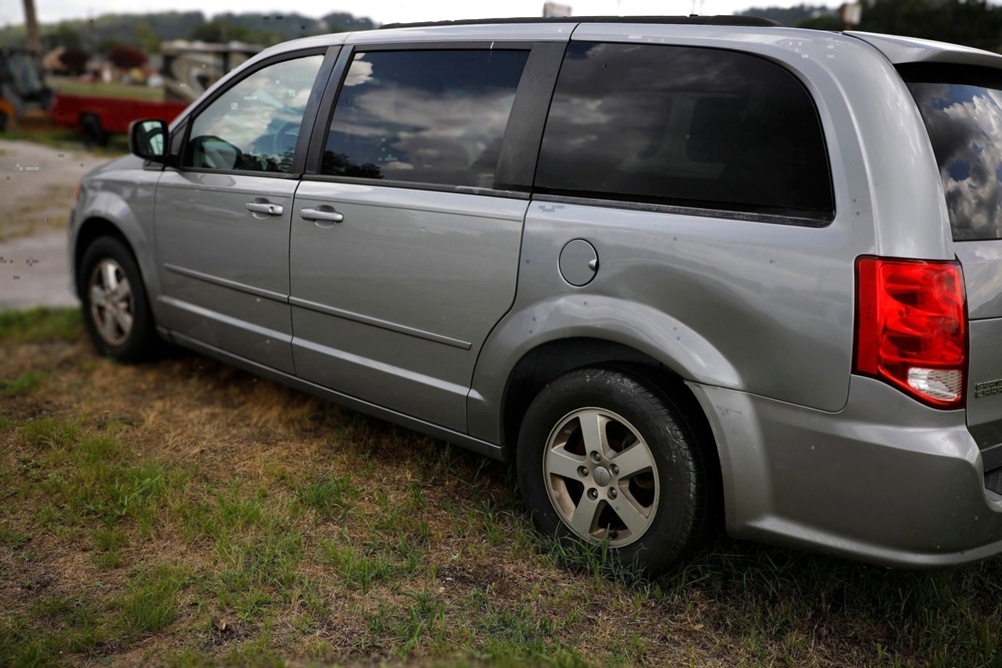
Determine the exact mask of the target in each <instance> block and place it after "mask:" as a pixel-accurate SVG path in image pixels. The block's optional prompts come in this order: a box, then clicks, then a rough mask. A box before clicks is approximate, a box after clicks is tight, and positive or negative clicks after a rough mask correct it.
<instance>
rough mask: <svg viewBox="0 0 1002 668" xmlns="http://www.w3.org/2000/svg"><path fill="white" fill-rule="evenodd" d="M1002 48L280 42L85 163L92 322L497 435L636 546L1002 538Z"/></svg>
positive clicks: (863, 42)
mask: <svg viewBox="0 0 1002 668" xmlns="http://www.w3.org/2000/svg"><path fill="white" fill-rule="evenodd" d="M1000 131H1002V57H1000V56H998V55H995V54H990V53H987V52H982V51H977V50H973V49H968V48H964V47H958V46H953V45H948V44H941V43H934V42H927V41H922V40H915V39H905V38H899V37H890V36H885V35H874V34H866V33H855V32H846V33H830V32H818V31H809V30H798V29H787V28H783V27H779V26H776V25H771V24H769V23H768V22H765V21H758V20H751V19H745V18H737V17H712V18H708V17H692V18H678V19H675V18H656V19H632V18H615V19H609V18H605V19H561V20H537V19H534V20H507V21H484V22H457V23H452V24H446V25H443V24H429V25H411V26H403V27H395V28H391V29H384V30H376V31H371V32H360V33H341V34H334V35H327V36H323V37H313V38H307V39H302V40H297V41H293V42H288V43H286V44H282V45H279V46H276V47H273V48H270V49H268V50H266V51H265V52H263V53H261V54H260V55H258V56H257V57H255V58H254V59H252V60H250V61H249V62H247V63H246V64H245V65H243V66H242V67H240V68H239V69H238V70H236V71H234V72H232V73H230V74H229V75H228V76H227V77H225V78H224V79H223V80H221V81H220V82H219V83H218V84H216V85H215V86H214V87H213V88H212V89H211V90H209V91H208V92H207V93H206V94H205V95H204V96H203V97H202V98H201V99H199V100H198V101H197V102H195V103H194V104H192V106H191V107H190V108H189V109H188V110H187V111H185V112H184V113H183V114H182V115H181V116H180V117H179V118H178V119H177V120H176V121H174V123H173V124H172V125H171V126H170V127H169V128H168V127H166V126H165V125H164V124H163V123H162V122H159V121H143V122H137V123H135V124H134V125H133V128H132V137H131V139H132V147H133V153H134V154H135V155H133V156H128V157H125V158H122V159H120V160H117V161H115V162H112V163H110V164H108V165H106V166H104V167H102V168H100V169H98V170H96V171H94V172H92V173H91V174H89V175H87V176H86V177H85V178H84V179H83V183H82V187H81V190H80V195H79V198H78V200H77V202H76V206H75V209H74V212H73V216H72V223H71V226H70V248H69V252H70V257H71V266H72V267H74V271H75V279H74V281H75V288H76V290H77V291H78V294H79V295H80V298H81V300H82V303H83V312H84V316H85V323H86V326H87V329H88V331H89V333H90V336H91V338H92V339H93V341H94V343H95V345H96V346H97V348H98V350H99V351H100V352H101V353H102V354H104V355H108V356H110V357H113V358H115V359H119V360H123V361H134V360H139V359H142V358H144V357H146V356H148V355H149V354H151V352H152V351H154V350H155V348H156V343H157V342H159V341H161V340H166V341H169V342H172V343H175V344H179V345H182V346H185V347H188V348H191V349H194V350H196V351H199V352H201V353H204V354H206V355H210V356H213V357H216V358H219V359H222V360H226V361H228V362H230V363H232V364H234V365H237V366H239V367H242V368H244V369H248V370H250V371H251V372H253V373H256V374H259V375H261V376H264V377H268V378H271V379H275V380H277V381H280V382H283V383H287V384H289V385H292V386H293V387H296V388H299V389H302V390H304V391H307V392H311V393H313V394H317V395H320V396H322V397H327V398H329V399H331V400H333V401H337V402H339V403H341V404H344V405H346V406H348V407H351V408H353V409H356V410H360V411H364V412H367V413H370V414H373V415H376V416H379V417H381V418H384V419H387V420H391V421H394V422H397V423H399V424H402V425H405V426H407V427H410V428H413V429H415V430H418V431H421V432H424V433H427V434H431V435H433V436H435V437H438V438H441V439H445V440H447V441H451V442H453V443H457V444H459V445H462V446H465V447H467V448H470V449H472V450H475V451H477V452H479V453H482V454H484V455H487V456H490V457H496V458H498V459H512V460H514V461H515V462H516V465H517V469H518V476H519V483H520V487H521V489H522V492H523V494H524V497H525V499H526V502H527V504H528V506H529V507H530V509H531V511H532V513H533V516H534V518H535V521H536V523H537V526H538V527H539V529H540V530H541V531H542V532H544V533H546V534H550V535H553V534H555V535H558V536H560V537H561V538H562V539H565V540H571V541H573V540H580V541H584V542H586V543H593V544H602V545H605V546H607V547H608V548H610V549H611V550H612V551H613V552H614V553H615V554H616V555H618V558H619V559H621V560H622V561H623V562H627V563H635V564H637V565H639V566H640V567H642V568H645V569H646V570H647V571H648V572H650V573H655V574H656V573H659V572H663V571H664V570H665V569H667V568H669V567H670V566H671V565H672V564H674V563H676V562H677V561H679V560H681V559H685V558H686V557H687V556H688V555H690V554H691V553H692V552H693V550H695V549H696V548H697V547H698V546H699V545H700V544H701V542H702V541H703V540H704V539H705V538H706V537H707V536H708V535H710V534H712V532H713V531H714V530H715V529H716V528H717V527H718V526H719V521H720V520H721V519H722V521H723V524H724V525H725V526H726V530H727V532H728V533H729V534H731V535H733V536H735V537H739V538H749V539H755V540H761V541H766V542H770V543H777V544H785V545H795V546H802V547H808V548H812V549H816V550H821V551H825V552H829V553H834V554H839V555H843V556H847V557H853V558H858V559H863V560H867V561H871V562H875V563H879V564H886V565H895V566H918V567H931V566H939V565H947V564H957V563H962V562H966V561H970V560H974V559H980V558H983V557H986V556H988V555H992V554H995V553H997V552H1000V551H1002V141H1000V140H999V137H1000Z"/></svg>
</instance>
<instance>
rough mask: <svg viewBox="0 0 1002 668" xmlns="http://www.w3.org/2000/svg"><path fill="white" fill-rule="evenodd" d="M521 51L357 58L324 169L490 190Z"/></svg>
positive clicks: (525, 55) (387, 53) (344, 89)
mask: <svg viewBox="0 0 1002 668" xmlns="http://www.w3.org/2000/svg"><path fill="white" fill-rule="evenodd" d="M527 58H528V52H527V51H496V50H494V51H472V50H457V51H385V52H373V53H360V54H357V55H356V56H355V59H354V60H353V61H352V64H351V67H350V68H349V70H348V74H347V76H346V78H345V81H344V85H343V86H342V87H341V93H340V95H339V97H338V101H337V106H336V107H335V110H334V117H333V119H332V121H331V128H330V133H329V134H328V136H327V143H326V146H325V149H324V159H323V166H322V170H321V171H322V173H323V174H329V175H334V176H355V177H365V178H372V179H389V180H394V181H410V182H420V183H433V184H446V185H467V186H480V187H491V186H492V185H493V180H494V169H495V167H496V166H497V160H498V155H499V153H500V149H501V139H502V137H503V136H504V130H505V126H506V125H507V123H508V114H509V112H510V111H511V106H512V103H513V102H514V100H515V89H516V88H517V87H518V82H519V79H520V78H521V76H522V69H523V68H524V67H525V61H526V59H527Z"/></svg>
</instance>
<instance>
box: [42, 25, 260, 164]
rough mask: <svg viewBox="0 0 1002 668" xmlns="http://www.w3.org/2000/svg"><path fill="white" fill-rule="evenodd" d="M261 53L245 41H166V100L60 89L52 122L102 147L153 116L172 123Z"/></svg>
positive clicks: (164, 70) (161, 76) (256, 47)
mask: <svg viewBox="0 0 1002 668" xmlns="http://www.w3.org/2000/svg"><path fill="white" fill-rule="evenodd" d="M260 50H261V47H259V46H255V45H252V44H243V43H241V42H232V43H230V44H206V43H203V42H186V41H180V40H177V41H173V42H165V43H164V44H163V45H162V51H163V58H164V61H163V67H162V68H161V72H160V78H161V79H162V80H163V90H164V99H162V100H149V99H138V98H135V99H134V98H128V97H120V96H109V95H102V94H100V92H98V93H97V94H93V95H89V94H81V93H70V92H65V91H59V92H58V93H57V94H56V101H55V106H54V107H53V108H52V120H53V121H54V122H55V123H56V124H57V125H61V126H64V127H69V128H75V129H78V130H79V131H80V132H81V134H82V135H83V138H84V141H85V142H86V143H87V144H88V145H98V146H104V145H105V144H107V143H108V136H109V135H113V134H127V133H128V131H129V125H130V124H131V123H132V121H134V120H136V119H139V118H152V119H157V120H162V121H164V122H166V123H170V122H171V121H173V120H174V119H175V118H176V117H177V115H178V114H180V113H181V112H182V111H184V110H185V109H186V108H187V106H188V105H189V104H190V103H191V102H192V101H193V100H196V99H198V97H199V96H200V95H201V94H202V93H204V92H205V91H206V89H208V88H209V87H210V86H211V85H212V84H214V83H215V82H216V81H218V80H219V79H220V77H222V76H223V75H224V74H226V73H227V72H229V71H230V70H232V69H233V68H235V67H237V66H238V65H240V64H242V63H244V62H246V61H247V59H248V58H250V57H251V56H253V54H255V53H257V52H259V51H260Z"/></svg>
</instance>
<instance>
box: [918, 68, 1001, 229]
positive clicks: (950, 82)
mask: <svg viewBox="0 0 1002 668" xmlns="http://www.w3.org/2000/svg"><path fill="white" fill-rule="evenodd" d="M900 71H901V73H902V75H903V76H904V78H905V81H906V82H907V83H908V88H909V90H911V93H912V96H913V97H914V98H915V103H916V104H917V105H918V109H919V112H920V113H921V114H922V120H923V121H925V126H926V129H927V130H928V132H929V139H930V140H931V142H932V148H933V152H934V153H935V154H936V162H937V163H938V165H939V173H940V177H941V178H942V180H943V191H944V192H945V194H946V208H947V211H948V212H949V214H950V227H951V228H952V230H953V238H954V240H956V241H974V240H990V239H1002V72H1000V71H998V70H992V69H987V68H980V67H962V66H955V65H952V66H944V65H931V66H930V65H926V66H903V67H901V68H900Z"/></svg>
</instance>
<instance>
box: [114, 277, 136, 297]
mask: <svg viewBox="0 0 1002 668" xmlns="http://www.w3.org/2000/svg"><path fill="white" fill-rule="evenodd" d="M130 296H132V290H131V289H130V287H129V280H128V279H127V278H124V277H123V278H122V280H121V281H119V283H118V285H117V286H115V289H114V290H113V291H112V293H111V298H112V299H113V300H115V301H116V302H124V301H127V300H128V299H129V297H130Z"/></svg>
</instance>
